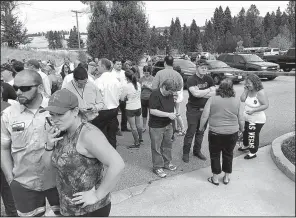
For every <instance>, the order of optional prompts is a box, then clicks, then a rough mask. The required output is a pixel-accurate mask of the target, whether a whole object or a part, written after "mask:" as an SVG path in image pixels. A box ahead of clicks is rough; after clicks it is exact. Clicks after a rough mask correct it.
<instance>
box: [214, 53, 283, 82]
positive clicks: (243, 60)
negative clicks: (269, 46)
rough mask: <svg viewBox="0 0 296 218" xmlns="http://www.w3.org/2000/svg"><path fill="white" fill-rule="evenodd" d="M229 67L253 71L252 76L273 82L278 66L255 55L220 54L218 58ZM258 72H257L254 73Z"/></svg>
mask: <svg viewBox="0 0 296 218" xmlns="http://www.w3.org/2000/svg"><path fill="white" fill-rule="evenodd" d="M218 60H219V61H223V62H224V63H226V64H228V65H229V66H230V67H234V68H237V69H241V70H245V71H254V74H256V75H258V76H259V77H260V78H267V79H269V80H273V79H275V78H276V77H277V75H276V73H278V71H279V65H278V64H275V63H271V62H265V61H264V60H262V59H261V58H260V57H258V56H257V55H255V54H222V55H220V56H219V57H218ZM256 71H259V72H256Z"/></svg>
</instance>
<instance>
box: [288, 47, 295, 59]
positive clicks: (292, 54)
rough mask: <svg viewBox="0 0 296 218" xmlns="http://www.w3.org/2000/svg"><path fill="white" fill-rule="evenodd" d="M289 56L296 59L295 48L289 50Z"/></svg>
mask: <svg viewBox="0 0 296 218" xmlns="http://www.w3.org/2000/svg"><path fill="white" fill-rule="evenodd" d="M287 56H294V57H295V48H294V49H293V48H291V49H289V50H288V52H287Z"/></svg>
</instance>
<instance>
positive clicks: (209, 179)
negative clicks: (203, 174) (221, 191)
mask: <svg viewBox="0 0 296 218" xmlns="http://www.w3.org/2000/svg"><path fill="white" fill-rule="evenodd" d="M208 181H209V182H210V183H212V184H214V185H217V186H218V185H219V182H214V181H213V177H209V178H208Z"/></svg>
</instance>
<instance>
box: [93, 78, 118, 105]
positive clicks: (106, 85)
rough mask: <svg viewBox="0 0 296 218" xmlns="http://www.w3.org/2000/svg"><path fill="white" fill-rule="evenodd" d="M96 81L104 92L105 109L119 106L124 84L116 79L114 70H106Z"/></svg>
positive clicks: (102, 92)
mask: <svg viewBox="0 0 296 218" xmlns="http://www.w3.org/2000/svg"><path fill="white" fill-rule="evenodd" d="M94 83H95V85H96V86H97V87H98V89H99V90H100V92H101V94H102V97H103V102H104V105H105V106H104V108H103V110H111V109H114V108H117V107H118V106H119V99H120V94H121V90H122V86H121V83H120V82H119V81H118V80H117V79H116V75H115V74H114V73H112V72H105V73H103V74H102V75H101V76H100V77H99V78H97V79H96V80H95V81H94Z"/></svg>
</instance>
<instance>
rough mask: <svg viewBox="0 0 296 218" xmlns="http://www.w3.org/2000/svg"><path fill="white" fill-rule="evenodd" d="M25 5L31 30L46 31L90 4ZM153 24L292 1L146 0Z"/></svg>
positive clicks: (62, 26)
mask: <svg viewBox="0 0 296 218" xmlns="http://www.w3.org/2000/svg"><path fill="white" fill-rule="evenodd" d="M29 3H30V5H22V6H20V8H19V11H18V15H19V17H20V20H21V21H22V22H23V23H24V24H25V26H26V28H27V29H28V33H37V32H42V31H44V32H46V31H49V30H68V31H70V29H71V28H73V26H76V17H75V13H73V12H71V10H78V11H87V8H88V6H87V5H84V4H82V3H81V2H80V1H29ZM144 3H145V8H146V15H147V18H148V21H149V24H150V27H152V26H156V27H164V26H169V25H170V23H171V20H172V18H174V20H175V18H176V17H179V19H180V22H181V25H182V26H183V24H184V23H185V24H186V25H187V26H189V25H190V24H191V23H192V20H193V19H195V21H196V24H197V25H198V26H204V24H205V21H206V20H210V19H211V17H213V14H214V11H215V8H216V7H219V6H220V5H221V6H222V8H223V10H225V9H226V7H227V6H228V7H229V9H230V11H231V15H232V16H235V15H237V14H238V13H239V11H240V10H241V9H242V7H244V8H245V10H247V9H248V8H249V7H250V6H251V4H255V5H256V7H257V8H258V9H259V11H260V16H265V15H266V13H267V12H270V13H271V12H272V11H276V10H277V8H278V7H280V8H281V11H282V12H283V11H285V9H286V8H287V4H288V1H144ZM89 16H90V14H89V13H82V14H78V21H79V30H80V32H87V25H88V23H89Z"/></svg>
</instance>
